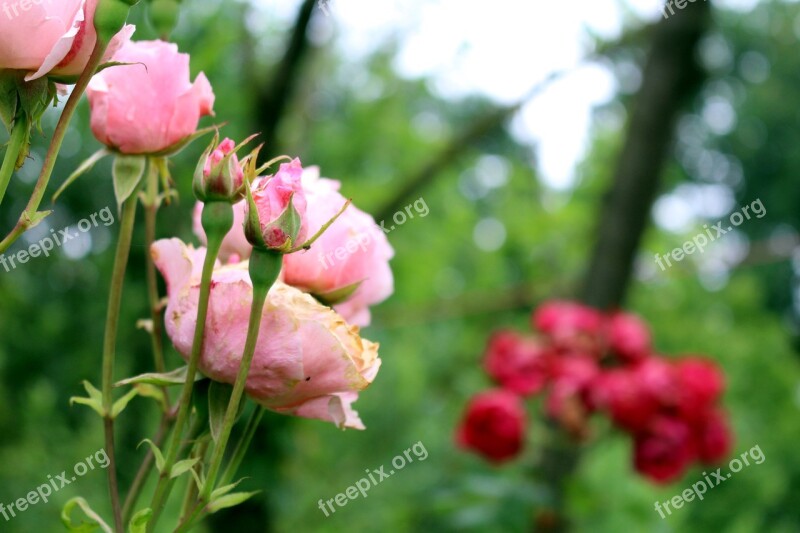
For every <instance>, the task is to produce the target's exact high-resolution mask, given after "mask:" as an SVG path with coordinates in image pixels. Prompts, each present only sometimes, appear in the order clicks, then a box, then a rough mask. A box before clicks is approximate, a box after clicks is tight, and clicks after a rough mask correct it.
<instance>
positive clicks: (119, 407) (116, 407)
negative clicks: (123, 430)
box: [111, 389, 139, 418]
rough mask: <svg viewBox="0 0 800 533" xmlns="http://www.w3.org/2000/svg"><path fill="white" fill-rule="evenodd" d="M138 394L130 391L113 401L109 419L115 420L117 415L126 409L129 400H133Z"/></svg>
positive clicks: (136, 391)
mask: <svg viewBox="0 0 800 533" xmlns="http://www.w3.org/2000/svg"><path fill="white" fill-rule="evenodd" d="M138 394H139V391H138V390H136V389H131V390H129V391H128V392H127V393H125V396H123V397H122V398H120V399H119V400H117V401H115V402H114V404H113V405H112V406H111V418H117V417H118V416H119V414H120V413H121V412H122V411H124V410H125V408H126V407H128V404H129V403H130V402H131V400H133V399H134V398H135V397H136V396H137V395H138Z"/></svg>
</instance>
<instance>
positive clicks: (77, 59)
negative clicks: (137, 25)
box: [0, 0, 134, 81]
mask: <svg viewBox="0 0 800 533" xmlns="http://www.w3.org/2000/svg"><path fill="white" fill-rule="evenodd" d="M25 4H26V2H10V1H9V2H3V4H2V6H0V70H2V69H16V70H25V71H28V75H27V76H26V77H25V79H26V80H27V81H30V80H35V79H37V78H41V77H42V76H45V75H48V74H50V75H56V76H59V77H74V76H78V75H79V74H80V73H81V72H82V71H83V69H84V68H86V63H88V61H89V56H90V55H91V53H92V50H93V49H94V46H95V43H96V42H97V34H96V33H95V29H94V23H93V21H94V12H95V8H96V7H97V0H38V1H34V0H31V1H29V2H27V6H25V7H23V5H25ZM133 30H134V27H133V26H130V25H128V26H125V27H124V28H123V29H122V30H121V31H120V32H119V33H118V34H117V35H116V36H115V37H114V39H112V41H111V43H110V44H109V47H108V50H107V51H106V55H105V57H104V61H107V60H109V59H110V58H111V56H112V55H114V53H115V52H116V51H117V49H119V47H120V46H122V44H123V43H124V42H126V41H127V40H128V39H129V38H130V36H131V34H133Z"/></svg>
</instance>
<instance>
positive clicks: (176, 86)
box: [86, 41, 214, 154]
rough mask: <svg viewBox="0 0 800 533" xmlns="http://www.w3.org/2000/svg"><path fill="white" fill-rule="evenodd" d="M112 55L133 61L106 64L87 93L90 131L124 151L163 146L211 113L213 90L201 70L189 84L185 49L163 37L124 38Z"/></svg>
mask: <svg viewBox="0 0 800 533" xmlns="http://www.w3.org/2000/svg"><path fill="white" fill-rule="evenodd" d="M114 59H115V61H120V62H125V63H132V64H130V65H121V66H116V67H112V68H109V69H106V70H104V71H102V72H100V73H99V74H97V75H96V76H95V77H94V78H92V81H91V82H90V84H89V88H88V89H87V91H86V94H87V96H88V98H89V106H90V108H91V126H92V132H93V133H94V135H95V137H97V139H98V140H99V141H100V142H102V143H103V144H105V145H106V146H109V147H111V148H113V149H115V150H118V151H119V152H122V153H124V154H148V153H157V152H161V151H164V150H166V149H168V148H170V147H174V146H175V145H177V144H178V143H180V142H181V141H184V140H186V139H187V138H188V137H189V136H191V135H192V134H194V133H195V132H196V130H197V124H198V122H199V121H200V118H201V117H203V116H206V115H210V114H212V108H213V106H214V92H213V91H212V90H211V85H210V84H209V82H208V79H206V77H205V75H204V74H203V73H200V74H199V75H198V76H197V79H196V80H195V82H194V83H193V84H192V83H191V81H190V78H189V55H188V54H181V53H179V52H178V47H177V45H175V44H171V43H165V42H163V41H141V42H135V43H134V42H129V43H126V44H125V45H124V46H123V47H122V48H120V50H119V51H118V52H117V53H116V55H115V56H114Z"/></svg>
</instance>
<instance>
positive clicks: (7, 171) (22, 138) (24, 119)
mask: <svg viewBox="0 0 800 533" xmlns="http://www.w3.org/2000/svg"><path fill="white" fill-rule="evenodd" d="M30 130H31V123H30V120H29V119H28V116H27V114H25V112H22V113H20V114H19V116H18V117H17V119H16V120H15V121H14V126H13V128H12V129H11V139H10V140H9V141H8V147H7V148H6V155H5V157H4V158H3V166H2V167H0V204H2V203H3V198H4V197H5V195H6V189H7V188H8V184H9V183H10V182H11V176H13V175H14V170H15V169H16V168H17V162H18V161H19V154H20V152H22V150H23V148H24V147H25V143H26V142H27V140H28V134H29V133H30Z"/></svg>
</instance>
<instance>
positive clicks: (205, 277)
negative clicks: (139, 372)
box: [147, 202, 233, 532]
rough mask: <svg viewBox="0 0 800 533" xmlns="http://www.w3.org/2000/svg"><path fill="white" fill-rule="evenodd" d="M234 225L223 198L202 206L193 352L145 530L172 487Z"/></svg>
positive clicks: (155, 518)
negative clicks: (203, 246)
mask: <svg viewBox="0 0 800 533" xmlns="http://www.w3.org/2000/svg"><path fill="white" fill-rule="evenodd" d="M232 227H233V207H232V206H231V205H230V204H228V203H225V202H210V203H207V204H205V206H204V207H203V229H204V230H205V232H206V235H207V237H208V249H207V251H206V258H205V261H204V263H203V274H202V277H201V280H200V295H199V298H198V303H197V322H196V325H195V330H194V339H193V342H192V353H191V356H190V357H189V367H188V369H187V371H186V382H185V383H184V384H183V389H182V391H181V396H180V400H179V404H178V405H179V408H178V418H177V420H176V422H175V428H174V429H173V431H172V440H171V442H170V447H169V450H168V451H167V455H166V460H165V462H164V470H163V471H162V472H161V474H160V476H159V479H158V485H157V486H156V491H155V494H153V500H152V503H151V505H150V508H151V509H152V510H153V517H152V518H151V519H150V522H149V523H148V525H147V531H148V532H152V531H153V530H154V528H155V525H156V523H157V522H158V519H159V517H160V516H161V513H162V511H163V510H164V505H165V504H166V502H167V498H168V497H169V493H170V491H171V489H172V485H173V483H172V479H171V478H170V475H169V474H170V470H171V469H172V466H173V465H174V464H175V462H176V460H177V458H178V452H179V451H180V447H181V437H182V435H183V430H184V427H185V426H186V422H187V421H188V419H189V415H190V413H191V407H192V391H193V390H194V381H195V376H196V375H197V368H198V366H199V364H200V357H201V355H202V353H203V343H204V340H205V327H206V317H207V315H208V300H209V296H210V294H211V275H212V274H213V272H214V264H215V263H216V260H217V256H218V255H219V249H220V247H221V246H222V239H223V238H224V237H225V235H226V234H227V233H228V231H230V229H231V228H232Z"/></svg>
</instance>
